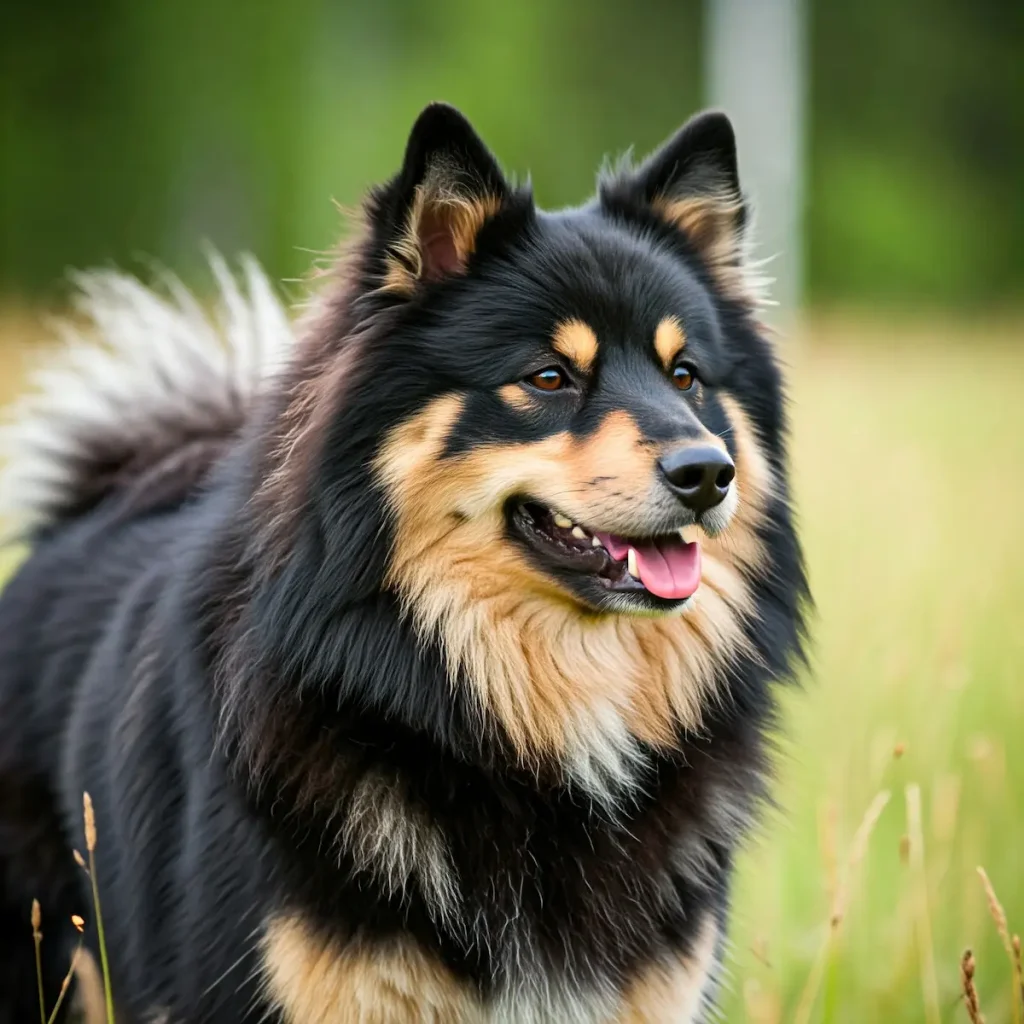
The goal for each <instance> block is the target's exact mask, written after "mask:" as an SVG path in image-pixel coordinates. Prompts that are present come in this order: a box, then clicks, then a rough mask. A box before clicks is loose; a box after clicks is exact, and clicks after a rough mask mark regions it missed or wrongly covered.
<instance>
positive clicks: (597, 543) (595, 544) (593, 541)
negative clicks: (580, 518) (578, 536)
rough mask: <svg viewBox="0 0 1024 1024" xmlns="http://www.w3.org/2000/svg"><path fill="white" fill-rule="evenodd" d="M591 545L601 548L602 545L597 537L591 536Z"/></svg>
mask: <svg viewBox="0 0 1024 1024" xmlns="http://www.w3.org/2000/svg"><path fill="white" fill-rule="evenodd" d="M590 546H591V547H592V548H599V547H601V546H602V544H601V542H600V541H599V540H598V539H597V538H596V537H591V538H590Z"/></svg>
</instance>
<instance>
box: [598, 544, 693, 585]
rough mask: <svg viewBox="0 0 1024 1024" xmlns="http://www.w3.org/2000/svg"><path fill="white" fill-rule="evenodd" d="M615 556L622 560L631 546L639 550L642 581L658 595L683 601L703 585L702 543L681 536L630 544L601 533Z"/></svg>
mask: <svg viewBox="0 0 1024 1024" xmlns="http://www.w3.org/2000/svg"><path fill="white" fill-rule="evenodd" d="M598 537H599V539H600V540H601V543H602V544H604V546H605V547H606V548H607V549H608V551H609V553H610V554H611V556H612V558H614V559H616V561H620V562H621V561H622V560H623V559H624V558H625V557H626V556H627V555H628V554H629V549H630V547H632V548H634V549H635V551H636V567H637V571H638V572H639V574H640V582H641V583H642V584H643V585H644V586H645V587H646V588H647V589H648V590H649V591H650V592H651V593H652V594H655V595H656V596H657V597H664V598H667V599H668V600H670V601H681V600H682V599H683V598H686V597H689V596H690V595H691V594H693V593H694V591H695V590H696V589H697V587H698V586H699V585H700V545H699V544H696V543H694V544H687V543H686V541H684V540H683V538H682V537H679V538H674V537H662V538H659V539H658V540H657V541H647V542H646V543H643V544H639V543H634V544H630V543H629V542H628V541H626V540H624V539H623V538H622V537H617V536H616V535H615V534H613V533H601V534H598Z"/></svg>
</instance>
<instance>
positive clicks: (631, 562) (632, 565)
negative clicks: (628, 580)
mask: <svg viewBox="0 0 1024 1024" xmlns="http://www.w3.org/2000/svg"><path fill="white" fill-rule="evenodd" d="M626 568H627V569H628V570H629V575H630V576H633V577H634V578H635V579H640V569H639V567H638V566H637V564H636V548H630V549H629V554H628V555H626Z"/></svg>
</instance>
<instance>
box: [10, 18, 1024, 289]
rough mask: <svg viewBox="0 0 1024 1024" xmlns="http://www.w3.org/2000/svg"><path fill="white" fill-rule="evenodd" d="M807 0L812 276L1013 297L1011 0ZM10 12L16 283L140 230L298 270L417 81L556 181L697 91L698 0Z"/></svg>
mask: <svg viewBox="0 0 1024 1024" xmlns="http://www.w3.org/2000/svg"><path fill="white" fill-rule="evenodd" d="M808 2H809V7H810V26H809V28H810V51H811V53H810V60H811V93H810V102H809V106H808V111H809V117H810V132H809V153H808V156H809V166H808V189H809V191H808V204H807V219H806V231H807V235H808V241H809V250H808V262H807V280H808V285H809V289H810V296H811V298H812V299H828V300H833V299H841V300H876V299H900V300H914V301H917V300H922V301H936V302H942V303H948V304H954V303H970V302H981V301H985V302H990V301H993V300H997V301H998V300H1011V299H1013V298H1016V297H1019V294H1020V290H1021V284H1022V280H1024V202H1022V196H1021V188H1020V168H1021V167H1022V165H1024V160H1022V158H1024V133H1021V132H1020V130H1019V129H1020V118H1021V111H1022V110H1024V59H1022V57H1021V55H1022V53H1024V5H1021V4H1019V3H1012V4H1011V3H1005V2H1003V0H975V2H974V3H972V4H964V3H961V2H958V0H905V2H904V3H901V4H890V3H888V2H887V0H861V2H860V3H857V4H839V3H831V2H829V0H808ZM4 21H5V24H4V29H3V32H2V33H0V116H2V122H0V230H2V238H0V290H4V291H7V292H13V293H32V292H37V293H38V291H39V290H40V289H46V288H48V287H51V286H52V285H53V284H54V282H57V281H59V279H60V278H61V276H62V274H63V271H64V269H65V268H66V267H67V266H70V265H77V266H81V265H88V264H92V263H96V262H105V261H110V260H116V261H120V262H126V261H130V260H131V259H132V258H133V257H135V256H136V255H138V254H147V255H153V256H156V257H157V258H159V259H161V260H162V261H165V262H167V263H170V264H172V265H173V266H175V267H181V268H182V269H183V270H184V272H185V273H186V276H189V275H190V274H192V273H194V272H195V271H196V269H197V267H198V266H199V263H200V260H201V257H200V256H199V243H200V241H202V240H203V239H207V240H209V241H211V242H213V243H214V244H216V245H217V246H219V247H220V248H222V249H224V250H225V251H227V252H232V251H234V250H236V249H239V248H247V249H252V250H253V251H254V252H256V253H257V255H259V256H260V258H261V259H263V260H264V261H265V262H266V263H267V264H268V266H269V268H270V270H271V271H272V272H273V273H274V274H276V275H282V276H295V275H298V274H301V273H302V272H303V271H304V269H305V268H306V267H307V266H308V263H309V260H310V255H309V252H308V251H305V250H308V249H313V250H324V249H326V248H328V247H329V246H330V245H331V244H332V243H333V241H334V240H335V237H336V235H337V232H338V216H337V213H336V212H335V211H334V209H333V207H332V205H331V202H330V200H331V198H332V197H333V198H335V199H337V200H338V201H339V202H340V203H342V204H344V205H354V204H355V203H356V202H357V201H358V198H359V196H360V194H361V192H362V190H363V189H364V188H365V187H366V185H367V184H368V183H370V182H371V181H373V180H375V179H378V178H380V177H382V176H384V175H386V174H388V173H390V172H391V171H392V170H393V169H394V168H395V167H396V166H397V163H398V160H399V159H400V155H401V149H402V145H403V142H404V137H405V133H406V132H407V130H408V127H409V125H410V123H411V121H412V119H413V117H414V116H415V114H416V111H417V110H418V109H419V107H420V106H422V105H423V104H424V103H425V102H426V101H428V100H431V99H436V98H445V99H448V100H450V101H451V102H454V103H456V104H458V105H459V106H461V107H463V108H464V109H465V110H466V112H467V113H468V114H469V115H470V116H471V117H472V118H473V119H474V120H475V122H476V123H477V125H478V127H479V129H480V130H481V132H482V133H483V134H484V136H485V137H486V138H487V140H488V141H489V142H490V144H491V145H492V146H493V147H494V149H495V150H496V151H497V153H498V154H499V155H500V156H501V157H502V158H503V159H504V161H505V162H506V164H507V165H508V166H509V167H510V169H512V170H516V171H518V172H520V173H521V174H525V173H527V172H530V173H532V176H533V178H534V180H535V182H536V187H537V193H538V197H539V199H540V200H541V201H542V202H543V203H545V204H547V205H551V206H557V205H561V204H564V203H571V202H577V201H579V200H580V199H582V198H583V197H584V196H585V195H586V194H587V192H588V190H589V189H590V188H591V187H592V183H593V171H594V168H595V166H596V165H597V164H598V163H599V162H600V160H601V159H602V157H603V156H605V155H606V154H611V155H615V154H616V153H618V152H620V151H621V150H622V149H623V148H624V147H625V146H626V145H627V144H629V143H633V144H634V145H635V146H636V149H637V150H638V151H639V152H643V151H646V150H648V149H649V148H651V147H652V146H654V145H655V144H657V142H658V141H660V139H661V138H663V137H664V136H665V135H667V134H668V133H669V132H670V131H671V130H672V129H673V128H674V127H675V126H676V125H677V124H678V123H679V122H680V121H682V120H683V119H684V117H686V116H687V115H688V114H689V113H690V112H692V111H693V110H694V109H695V108H696V107H698V106H699V105H700V100H701V84H700V83H701V81H702V77H703V76H702V69H701V57H702V54H701V40H702V36H703V25H702V4H701V3H700V2H699V0H686V2H682V3H680V2H678V0H638V2H636V3H633V4H630V5H625V4H621V3H618V2H616V0H591V2H589V3H584V2H583V0H559V2H554V0H519V2H518V3H515V4H480V3H477V2H475V0H430V2H426V0H377V2H376V3H374V4H372V5H368V4H367V5H364V4H350V3H346V2H342V0H333V2H332V0H291V2H289V3H283V2H282V0H250V2H248V3H244V4H243V3H240V2H238V0H146V2H144V3H140V2H138V0H92V2H91V3H89V4H81V3H72V2H71V0H44V2H40V3H37V4H30V3H29V2H28V0H22V2H20V3H15V4H13V5H9V6H8V8H7V9H5V14H4ZM750 79H751V88H754V89H756V88H757V87H758V68H757V66H756V62H755V63H753V64H752V65H751V67H750ZM741 144H742V139H741Z"/></svg>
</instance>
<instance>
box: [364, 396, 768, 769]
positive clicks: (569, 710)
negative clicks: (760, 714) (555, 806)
mask: <svg viewBox="0 0 1024 1024" xmlns="http://www.w3.org/2000/svg"><path fill="white" fill-rule="evenodd" d="M461 407H462V403H461V400H460V399H459V398H457V397H454V396H449V397H446V398H443V399H439V400H437V401H435V402H434V403H433V404H432V405H430V406H429V407H428V408H427V409H426V410H424V412H422V413H420V414H418V415H417V416H415V417H413V418H412V419H411V420H409V421H407V422H406V423H404V424H402V425H400V426H399V427H398V428H396V429H395V430H394V431H393V432H392V434H391V435H390V436H389V438H388V439H387V441H386V443H385V444H384V445H383V446H382V448H381V451H380V454H379V457H378V460H377V472H378V474H379V475H380V477H381V479H382V480H383V481H384V482H385V484H386V486H387V489H388V492H389V495H390V501H391V505H392V511H393V514H394V516H395V525H396V530H395V546H394V550H393V553H392V560H391V564H390V571H389V583H390V584H391V585H393V586H395V588H396V589H397V590H398V592H399V593H400V595H401V596H402V598H403V601H404V604H405V606H406V607H407V608H408V609H409V611H410V613H411V614H412V616H413V618H414V621H415V622H416V624H417V627H418V629H419V631H420V632H421V633H422V634H423V635H425V636H436V637H438V638H439V639H440V640H441V642H442V643H443V646H444V651H445V655H446V658H447V662H448V666H449V671H450V674H451V676H452V677H453V679H454V678H455V677H456V676H457V675H458V673H459V672H460V670H463V671H464V672H465V675H466V676H467V678H468V679H469V680H470V684H471V685H472V686H473V687H474V689H475V691H476V694H477V697H478V699H479V701H480V704H481V705H482V707H483V708H485V709H486V710H487V711H488V712H489V713H491V714H493V715H494V716H495V717H496V718H497V719H498V721H499V722H500V723H501V725H502V727H503V728H504V730H505V731H506V733H507V735H508V736H509V738H510V739H511V741H512V742H513V743H514V745H515V746H516V748H517V750H518V751H519V753H520V755H521V757H522V759H523V761H524V762H525V763H531V762H533V761H535V760H536V759H537V758H538V757H539V756H540V757H543V756H550V755H555V756H557V757H562V758H563V759H566V758H567V759H569V760H570V761H573V760H574V759H579V758H582V759H583V761H587V760H588V759H596V760H597V761H598V762H601V763H602V764H605V765H606V766H607V764H610V763H611V762H613V761H614V760H615V757H617V756H618V754H617V753H616V750H615V749H612V748H616V749H618V750H619V751H620V752H621V747H622V744H623V743H624V742H628V740H629V737H634V738H636V739H640V740H644V741H647V742H650V743H655V744H669V743H671V742H672V740H673V738H674V736H675V733H676V730H677V729H678V727H679V726H684V727H687V728H690V729H695V728H697V727H698V726H699V724H700V718H701V708H702V707H703V706H704V704H705V702H706V701H707V699H708V698H709V696H710V689H711V685H712V682H713V678H714V674H715V671H716V670H717V669H718V668H720V666H721V665H722V664H723V662H727V661H728V659H729V658H730V657H733V656H735V654H736V653H737V652H738V651H740V650H741V649H742V645H743V643H744V637H743V631H742V624H741V616H742V614H743V613H744V612H746V611H748V610H749V607H750V597H749V593H748V589H747V585H746V582H745V575H746V574H747V573H749V572H750V571H753V570H755V569H756V568H757V567H758V565H760V564H761V562H762V561H763V552H762V550H761V545H760V541H759V540H758V539H757V537H756V534H755V532H754V531H755V529H756V526H757V523H758V521H759V516H760V515H761V514H762V510H763V497H764V494H765V493H766V489H767V487H768V486H769V484H770V474H768V471H767V465H766V463H765V462H764V459H763V456H761V455H760V451H759V448H758V447H757V444H756V439H755V438H754V436H753V432H752V431H751V430H750V428H749V424H748V423H747V421H746V417H744V416H743V414H742V412H741V411H740V410H739V406H738V405H737V404H736V403H734V402H733V403H731V404H730V406H729V409H730V416H731V417H733V420H734V424H735V427H736V431H737V438H738V441H739V455H738V460H737V485H736V486H737V487H738V489H739V492H740V495H741V497H740V504H739V509H738V512H737V516H736V521H735V526H736V534H735V536H732V533H733V530H732V529H730V530H729V531H727V535H723V536H722V537H720V538H717V539H713V540H712V539H707V538H705V539H703V542H702V543H703V547H704V554H705V558H704V572H703V584H704V585H703V586H702V587H701V588H700V589H699V590H698V591H697V593H696V594H695V595H694V598H693V599H691V602H690V605H689V606H688V607H687V609H686V611H685V613H684V614H682V615H678V616H671V617H667V616H666V617H652V618H644V617H639V616H632V615H628V614H624V615H615V614H596V613H592V612H589V611H587V610H585V609H583V608H581V607H580V606H579V604H578V603H577V602H576V601H575V599H573V598H572V597H571V596H570V595H568V594H567V593H566V592H565V591H564V590H563V589H562V588H561V587H560V586H559V585H558V584H557V583H556V582H555V581H554V580H552V579H550V578H549V577H548V576H547V575H546V574H544V573H541V572H538V571H537V570H536V569H534V568H533V567H532V565H531V564H530V563H529V562H528V561H527V559H526V558H525V557H524V555H523V554H522V553H521V552H520V551H519V549H518V548H517V547H516V546H514V545H512V544H509V543H508V542H507V541H506V540H505V537H504V530H505V524H504V515H503V505H504V502H505V500H506V499H507V498H508V497H509V496H511V495H512V494H515V493H529V494H532V495H533V496H535V497H536V498H537V499H538V500H540V501H544V502H546V503H549V504H551V505H553V506H555V507H557V508H559V509H561V510H562V511H564V512H565V513H566V514H567V515H570V516H572V517H573V518H575V519H578V520H579V521H581V522H584V523H586V522H594V521H596V520H600V521H601V522H602V523H603V524H608V526H609V528H610V529H613V530H614V529H615V526H613V525H611V523H612V522H613V521H619V522H622V523H623V524H624V525H623V526H622V527H621V530H622V532H628V529H629V526H628V524H633V525H634V528H635V524H636V522H637V517H638V515H640V513H641V512H642V504H643V498H644V496H645V495H646V493H647V491H648V489H649V487H650V481H651V479H652V475H653V474H652V466H653V459H654V458H655V456H656V454H657V452H656V451H654V450H653V449H650V448H648V447H647V446H645V445H644V444H643V441H642V438H641V437H640V435H639V432H638V430H637V428H636V425H635V423H634V422H633V421H632V419H631V418H630V417H629V416H628V414H626V413H625V412H615V413H612V414H610V415H609V416H608V417H607V419H606V420H605V422H604V423H603V424H602V426H601V428H600V430H598V431H597V432H596V433H595V435H593V436H592V437H591V438H590V439H589V440H588V441H586V442H584V443H580V442H574V441H573V440H572V438H570V436H569V435H568V434H559V435H555V436H553V437H550V438H547V439H545V440H543V441H541V442H538V443H534V444H529V445H516V446H486V447H481V448H478V449H475V450H473V451H471V452H470V453H468V454H467V455H465V456H461V457H457V458H449V459H439V457H438V456H439V454H440V452H441V451H442V449H443V446H444V442H445V439H446V438H447V436H448V434H449V432H450V430H451V428H452V427H453V425H454V424H455V422H456V420H457V419H458V415H459V413H460V410H461ZM611 770H612V771H615V770H617V769H615V768H614V765H613V767H612V769H611Z"/></svg>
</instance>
